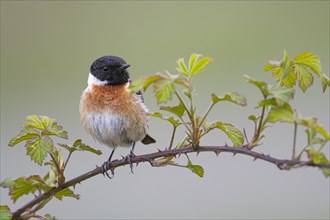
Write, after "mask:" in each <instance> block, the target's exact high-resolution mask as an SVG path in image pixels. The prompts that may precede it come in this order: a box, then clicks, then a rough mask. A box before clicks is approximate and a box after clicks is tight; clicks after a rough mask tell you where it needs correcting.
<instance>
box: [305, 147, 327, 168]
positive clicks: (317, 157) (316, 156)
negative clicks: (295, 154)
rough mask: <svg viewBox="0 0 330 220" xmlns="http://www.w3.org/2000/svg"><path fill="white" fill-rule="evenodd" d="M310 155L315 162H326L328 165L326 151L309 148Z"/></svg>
mask: <svg viewBox="0 0 330 220" xmlns="http://www.w3.org/2000/svg"><path fill="white" fill-rule="evenodd" d="M308 157H309V158H311V159H312V160H313V163H315V164H325V165H328V164H329V161H328V159H327V158H326V156H325V155H324V153H322V152H320V151H316V150H313V149H310V150H308Z"/></svg>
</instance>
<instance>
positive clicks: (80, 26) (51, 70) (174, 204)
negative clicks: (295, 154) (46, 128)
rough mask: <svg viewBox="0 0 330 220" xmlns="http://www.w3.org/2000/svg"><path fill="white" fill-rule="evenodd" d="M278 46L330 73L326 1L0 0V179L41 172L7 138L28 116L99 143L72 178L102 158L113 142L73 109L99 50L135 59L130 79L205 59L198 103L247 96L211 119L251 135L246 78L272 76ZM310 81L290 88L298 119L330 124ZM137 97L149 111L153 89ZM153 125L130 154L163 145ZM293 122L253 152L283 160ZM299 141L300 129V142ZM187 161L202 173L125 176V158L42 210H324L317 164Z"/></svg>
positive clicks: (146, 171) (175, 214)
mask: <svg viewBox="0 0 330 220" xmlns="http://www.w3.org/2000/svg"><path fill="white" fill-rule="evenodd" d="M283 49H286V50H287V51H288V53H289V54H290V55H291V56H292V57H294V56H296V55H297V54H299V53H301V52H304V51H311V52H314V53H316V54H317V55H319V56H320V57H321V61H322V64H323V71H324V72H325V73H327V74H328V73H329V62H328V61H329V1H289V2H285V1H278V2H276V1H272V2H266V1H246V2H245V1H244V2H243V1H234V2H227V1H205V2H198V1H194V2H193V1H191V2H190V1H180V2H174V1H168V2H165V1H163V2H150V1H141V2H139V1H125V2H119V1H99V2H96V1H93V2H92V1H90V2H89V1H71V2H64V1H58V2H56V1H53V2H50V1H49V2H41V1H35V2H32V1H31V2H28V1H26V2H23V1H16V2H13V1H11V2H9V1H1V180H3V179H4V178H6V177H12V178H17V177H20V176H28V175H31V174H35V173H41V174H42V175H44V174H45V172H46V170H45V169H41V168H40V167H39V166H38V165H36V164H34V163H33V162H31V161H30V159H29V158H28V157H27V156H26V155H25V153H26V152H25V149H24V148H23V146H22V145H19V146H17V147H15V148H10V147H8V142H9V140H10V138H11V137H13V136H14V135H16V134H17V133H18V132H19V130H20V127H21V126H22V124H23V122H24V119H25V117H26V116H27V115H30V114H40V115H47V116H49V117H53V118H56V119H57V120H58V122H59V124H61V125H63V126H64V128H65V129H66V130H68V131H69V138H70V140H69V142H67V143H71V142H73V141H74V140H75V139H77V138H82V139H83V141H84V142H85V143H87V144H90V145H92V146H94V147H95V148H97V149H101V150H102V151H103V152H104V154H103V155H101V156H95V155H92V154H88V153H77V154H75V155H74V156H73V158H72V160H71V164H69V166H68V170H67V172H66V175H67V178H68V179H71V178H73V177H75V176H77V175H80V174H82V173H84V172H86V171H88V170H91V169H93V168H94V167H95V165H101V164H102V162H103V161H105V160H106V159H107V157H108V154H109V153H110V149H107V148H105V147H103V146H101V145H100V144H97V143H95V142H94V141H93V140H92V139H91V138H90V137H89V135H88V134H87V133H86V132H85V131H84V129H83V127H82V125H81V122H80V119H79V113H78V104H79V98H80V95H81V92H82V90H83V89H84V88H85V87H86V82H87V75H88V70H89V66H90V63H91V62H92V61H93V60H94V59H96V58H97V57H100V56H102V55H107V54H109V55H118V56H122V57H124V58H125V59H126V60H127V62H128V63H130V64H131V65H132V66H131V67H130V68H129V71H130V73H131V77H132V78H133V79H136V78H138V77H139V76H142V75H149V74H153V73H155V72H158V71H164V70H169V71H171V72H175V65H176V64H175V61H176V60H177V58H180V57H185V58H186V59H188V57H189V55H190V54H191V53H194V52H196V53H201V54H204V55H208V56H211V57H213V58H214V62H213V63H212V64H211V66H210V67H209V68H208V69H207V72H206V73H205V74H201V75H200V76H198V77H197V78H196V79H197V80H196V82H195V85H196V88H197V91H198V94H199V96H198V97H196V103H197V105H198V107H199V109H200V110H199V111H200V112H204V109H205V107H206V106H208V104H209V100H210V98H209V97H210V96H209V94H210V93H212V92H216V93H217V94H221V93H222V92H225V91H237V92H240V93H244V94H245V95H246V96H247V98H248V103H249V105H248V107H246V108H241V107H238V106H235V105H231V104H222V105H221V106H217V107H216V108H215V111H214V112H213V114H211V115H210V117H211V119H212V120H214V119H221V120H223V121H226V122H232V123H233V124H235V125H236V126H237V127H238V128H240V129H243V128H245V129H246V130H247V133H248V135H249V136H251V135H252V123H250V122H249V121H248V120H247V116H248V115H249V114H251V113H257V111H256V110H255V109H254V106H255V104H256V102H257V100H258V99H259V98H260V97H261V96H260V94H259V92H258V91H257V89H255V88H253V87H252V86H249V85H248V84H247V83H246V82H245V80H244V78H243V77H242V75H243V74H249V75H250V76H252V77H254V78H258V79H262V80H267V81H268V82H271V83H274V80H273V78H272V77H271V75H270V73H265V72H263V66H264V64H265V63H266V62H267V60H268V59H281V57H282V55H283ZM314 85H315V87H313V88H312V89H311V90H309V91H308V92H307V93H306V94H304V95H302V93H301V92H300V91H299V92H297V94H296V98H297V100H296V101H295V102H294V103H293V105H294V106H295V108H297V109H299V111H300V112H301V114H302V115H304V116H312V115H314V116H317V117H318V118H319V121H320V122H321V123H322V124H323V125H324V126H325V127H326V128H327V129H329V115H328V114H329V92H328V91H329V90H328V91H327V93H326V94H323V93H322V92H321V88H320V80H319V79H315V83H314ZM145 100H146V103H147V105H148V106H149V108H150V109H151V110H152V111H157V106H156V100H155V98H154V96H153V93H152V92H151V90H150V91H147V93H146V94H145ZM173 104H174V103H173ZM150 127H151V131H150V134H151V135H152V136H153V137H155V138H156V139H157V140H158V143H157V144H156V145H153V146H143V145H142V144H138V145H137V146H136V154H143V153H147V152H153V151H155V149H156V148H157V147H158V148H164V147H165V146H166V144H167V143H168V141H169V137H170V126H169V125H168V124H166V123H165V122H163V121H160V120H154V119H152V120H151V123H150ZM292 130H293V129H292V127H291V126H288V125H286V124H279V125H276V126H274V127H272V128H269V129H268V130H267V133H266V135H267V137H266V139H265V140H264V145H263V146H262V147H260V148H259V149H257V150H258V151H263V152H266V153H270V154H271V155H272V156H275V157H279V158H290V156H291V155H290V153H291V144H292V138H291V136H292V135H291V134H292V133H291V132H292ZM180 134H182V131H181V133H180ZM179 138H180V137H178V139H179ZM305 139H306V138H305V134H304V132H303V130H302V129H300V130H299V141H298V144H299V147H302V146H303V144H304V143H305ZM58 141H60V140H58ZM225 142H228V140H227V139H226V138H225V136H224V135H222V134H221V133H220V132H217V131H215V132H213V133H212V134H211V135H210V136H209V137H207V138H206V139H205V140H204V141H203V142H202V144H204V145H207V144H212V145H223V144H224V143H225ZM228 143H229V142H228ZM328 149H329V145H328V146H326V151H327V152H329V151H328ZM127 153H128V149H122V150H118V151H117V152H116V154H115V157H116V158H119V157H120V155H126V154H127ZM191 159H192V161H193V162H194V163H196V164H201V165H203V167H204V168H205V176H204V178H199V177H197V176H196V175H194V174H193V173H191V171H189V170H187V169H181V168H175V167H166V168H152V167H150V165H149V164H140V165H139V166H138V167H137V168H135V174H134V175H132V174H129V173H130V172H129V168H128V167H127V166H126V167H122V168H119V169H117V170H116V175H115V178H114V179H112V180H108V179H107V178H104V177H103V176H102V175H99V176H96V177H94V178H92V179H89V180H87V181H85V182H83V183H82V184H81V185H77V187H76V192H77V193H79V194H81V200H80V201H77V200H75V199H71V198H65V199H64V201H63V202H59V201H55V200H54V201H52V202H50V203H49V204H48V205H47V206H46V208H45V209H44V210H43V211H42V213H51V214H54V215H55V216H56V217H58V218H59V219H112V218H116V219H118V218H119V219H127V218H129V219H135V218H136V219H142V218H163V219H169V218H185V219H211V218H213V219H223V218H226V219H233V218H234V219H248V218H262V219H328V218H329V179H325V178H324V177H323V175H322V173H321V172H320V171H319V170H317V169H313V168H302V169H297V170H293V171H290V172H288V171H280V170H278V169H277V168H276V166H274V165H272V164H269V163H266V162H262V161H256V162H252V159H251V158H249V157H246V156H236V157H232V155H231V154H226V153H224V154H222V155H221V156H219V157H215V156H214V154H211V153H203V154H200V155H199V156H198V157H195V155H192V156H191ZM180 161H181V162H184V158H181V160H180ZM29 199H31V198H27V199H22V200H19V201H18V202H17V203H16V204H15V205H13V204H12V203H11V202H10V201H9V198H8V196H7V191H6V190H1V205H3V204H9V205H10V207H11V208H12V209H16V208H18V207H20V206H22V205H23V204H24V203H25V202H26V201H28V200H29Z"/></svg>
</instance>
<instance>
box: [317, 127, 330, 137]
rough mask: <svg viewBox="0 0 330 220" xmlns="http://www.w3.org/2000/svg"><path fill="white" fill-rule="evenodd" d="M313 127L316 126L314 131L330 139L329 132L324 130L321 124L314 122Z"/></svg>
mask: <svg viewBox="0 0 330 220" xmlns="http://www.w3.org/2000/svg"><path fill="white" fill-rule="evenodd" d="M315 127H316V131H317V132H318V133H319V134H320V135H322V136H323V137H324V139H326V140H330V134H329V133H328V132H327V130H325V128H324V127H323V126H322V125H320V124H316V125H315Z"/></svg>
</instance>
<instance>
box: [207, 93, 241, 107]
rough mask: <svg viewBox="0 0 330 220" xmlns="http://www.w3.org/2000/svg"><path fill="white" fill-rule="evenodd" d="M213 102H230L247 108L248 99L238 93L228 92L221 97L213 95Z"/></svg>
mask: <svg viewBox="0 0 330 220" xmlns="http://www.w3.org/2000/svg"><path fill="white" fill-rule="evenodd" d="M211 96H212V102H213V103H218V102H221V101H228V102H232V103H235V104H238V105H240V106H246V104H247V103H246V98H245V97H244V96H243V95H240V94H238V93H237V92H228V93H224V94H221V95H220V96H219V97H218V96H217V95H215V94H214V93H212V95H211Z"/></svg>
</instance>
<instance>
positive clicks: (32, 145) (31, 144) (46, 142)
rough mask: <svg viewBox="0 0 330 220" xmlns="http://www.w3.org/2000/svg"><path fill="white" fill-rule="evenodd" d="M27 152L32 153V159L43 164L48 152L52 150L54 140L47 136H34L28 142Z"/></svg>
mask: <svg viewBox="0 0 330 220" xmlns="http://www.w3.org/2000/svg"><path fill="white" fill-rule="evenodd" d="M25 146H26V149H27V154H28V155H30V157H31V160H33V161H35V162H36V163H38V164H39V165H40V166H41V165H42V163H43V161H44V159H45V158H46V156H47V154H48V153H50V152H51V150H52V148H53V141H52V139H50V138H49V137H47V136H43V137H39V138H36V137H35V138H33V139H30V140H28V141H27V143H26V145H25Z"/></svg>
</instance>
